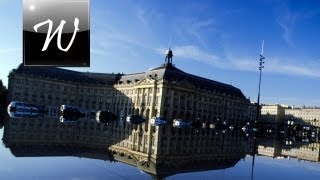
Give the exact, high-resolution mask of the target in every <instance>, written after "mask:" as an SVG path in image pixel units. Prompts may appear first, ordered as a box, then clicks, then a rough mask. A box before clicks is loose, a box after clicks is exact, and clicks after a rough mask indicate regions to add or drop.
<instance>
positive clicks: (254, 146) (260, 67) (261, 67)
mask: <svg viewBox="0 0 320 180" xmlns="http://www.w3.org/2000/svg"><path fill="white" fill-rule="evenodd" d="M263 45H264V41H262V48H261V54H260V59H259V71H260V75H259V90H258V101H257V116H256V120H255V123H254V126H256V124H257V122H258V120H259V117H260V87H261V74H262V69H263V68H264V66H263V64H264V61H263V60H264V59H265V57H264V56H263ZM256 141H257V140H256V137H255V136H254V137H253V156H252V166H251V180H253V170H254V161H255V154H256V143H257V142H256Z"/></svg>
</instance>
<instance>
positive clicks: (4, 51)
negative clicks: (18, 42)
mask: <svg viewBox="0 0 320 180" xmlns="http://www.w3.org/2000/svg"><path fill="white" fill-rule="evenodd" d="M19 51H21V48H0V54H8V53H17V52H19Z"/></svg>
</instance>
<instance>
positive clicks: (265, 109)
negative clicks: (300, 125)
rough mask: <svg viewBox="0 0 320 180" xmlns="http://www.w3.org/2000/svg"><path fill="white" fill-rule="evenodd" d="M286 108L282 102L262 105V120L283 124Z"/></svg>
mask: <svg viewBox="0 0 320 180" xmlns="http://www.w3.org/2000/svg"><path fill="white" fill-rule="evenodd" d="M285 108H286V107H284V106H282V105H280V104H266V105H262V106H261V117H260V121H261V122H263V123H271V124H282V123H283V120H284V115H285V113H284V112H285Z"/></svg>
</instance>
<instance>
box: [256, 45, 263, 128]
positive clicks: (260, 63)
mask: <svg viewBox="0 0 320 180" xmlns="http://www.w3.org/2000/svg"><path fill="white" fill-rule="evenodd" d="M263 45H264V41H262V50H261V54H260V59H259V71H260V73H259V89H258V101H257V114H256V120H255V124H256V123H257V122H258V121H259V117H260V87H261V75H262V69H263V68H264V66H263V64H264V61H263V60H264V59H265V57H264V56H263Z"/></svg>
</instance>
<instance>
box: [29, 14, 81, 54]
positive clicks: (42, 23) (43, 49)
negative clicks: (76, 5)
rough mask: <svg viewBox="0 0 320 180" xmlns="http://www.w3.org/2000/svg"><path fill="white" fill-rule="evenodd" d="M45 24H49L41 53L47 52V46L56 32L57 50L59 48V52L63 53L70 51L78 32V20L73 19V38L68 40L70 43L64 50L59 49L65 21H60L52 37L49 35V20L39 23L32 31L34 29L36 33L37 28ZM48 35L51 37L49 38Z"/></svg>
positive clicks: (50, 27) (50, 23)
mask: <svg viewBox="0 0 320 180" xmlns="http://www.w3.org/2000/svg"><path fill="white" fill-rule="evenodd" d="M47 23H49V28H48V33H47V37H46V41H45V43H44V45H43V48H42V51H45V50H47V48H48V46H49V44H50V42H51V40H52V38H53V37H54V36H55V35H56V34H57V32H58V31H59V34H58V39H57V45H58V48H59V49H60V50H61V51H65V52H66V51H68V50H69V49H70V47H71V45H72V43H73V40H74V38H75V37H76V34H77V32H78V31H79V28H78V25H79V19H78V18H75V19H74V31H73V36H72V38H71V40H70V42H69V45H68V46H67V47H66V48H65V49H63V48H62V47H61V33H62V30H63V26H64V24H65V23H66V21H65V20H61V23H60V25H59V26H58V28H57V29H56V31H55V32H54V33H53V34H52V35H51V30H52V21H51V20H50V19H48V20H46V21H43V22H41V23H39V24H36V25H35V26H34V27H33V29H34V30H35V31H36V32H38V28H39V27H40V26H43V25H45V24H47ZM50 35H51V36H50Z"/></svg>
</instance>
